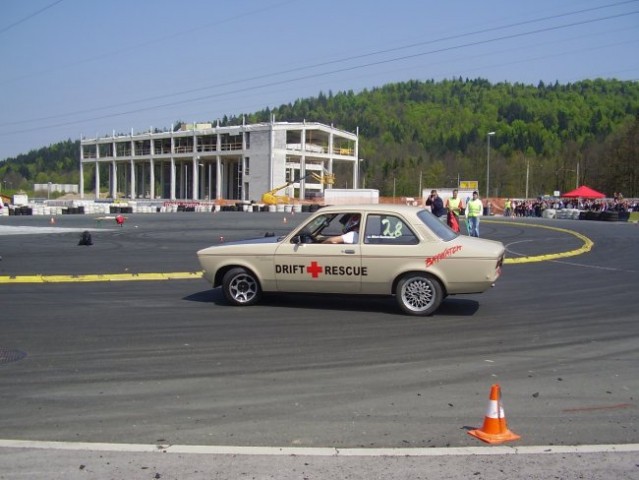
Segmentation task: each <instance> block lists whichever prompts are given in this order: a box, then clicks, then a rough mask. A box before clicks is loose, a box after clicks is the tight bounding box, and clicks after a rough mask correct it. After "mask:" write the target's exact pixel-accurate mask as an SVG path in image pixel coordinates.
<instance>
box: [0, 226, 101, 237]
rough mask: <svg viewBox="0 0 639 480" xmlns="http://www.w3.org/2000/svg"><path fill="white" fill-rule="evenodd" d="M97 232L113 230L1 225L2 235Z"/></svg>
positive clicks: (0, 233)
mask: <svg viewBox="0 0 639 480" xmlns="http://www.w3.org/2000/svg"><path fill="white" fill-rule="evenodd" d="M86 230H88V231H90V232H97V231H110V230H114V229H113V228H92V227H87V228H67V227H12V226H9V225H0V235H36V234H50V233H69V232H84V231H86Z"/></svg>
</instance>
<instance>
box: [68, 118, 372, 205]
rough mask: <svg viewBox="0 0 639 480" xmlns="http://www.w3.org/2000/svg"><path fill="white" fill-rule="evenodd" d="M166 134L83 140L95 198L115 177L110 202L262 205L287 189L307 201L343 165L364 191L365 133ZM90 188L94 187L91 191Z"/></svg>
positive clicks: (208, 128)
mask: <svg viewBox="0 0 639 480" xmlns="http://www.w3.org/2000/svg"><path fill="white" fill-rule="evenodd" d="M173 130H174V129H173V128H171V130H170V131H166V132H147V133H141V134H133V133H131V134H130V135H119V136H116V135H115V134H114V135H112V136H110V137H103V138H93V139H88V138H82V140H81V142H80V182H81V184H80V195H81V197H84V191H85V187H84V171H85V169H87V168H90V169H93V172H94V182H93V183H94V185H93V189H94V190H95V198H96V199H98V198H105V194H104V193H103V194H102V195H100V184H101V179H103V178H105V177H106V178H108V192H107V193H106V197H107V198H111V199H117V198H131V199H142V198H147V199H166V200H176V201H179V200H185V201H187V200H188V201H206V200H223V199H224V200H238V201H259V199H260V198H261V196H262V194H263V193H265V192H268V191H271V190H273V189H276V188H278V187H280V186H284V185H286V184H287V183H288V182H294V183H293V184H292V185H290V186H287V187H286V190H284V189H283V190H282V193H285V194H287V195H289V196H290V197H294V198H296V199H299V200H302V199H305V198H308V197H312V196H314V195H317V194H321V193H322V192H323V190H324V189H325V188H330V185H328V186H327V185H325V184H324V183H322V182H320V181H317V180H315V179H313V177H308V179H307V180H306V181H304V182H297V180H298V179H300V178H303V177H305V176H306V175H308V174H310V173H316V174H317V175H320V176H321V175H323V174H326V173H328V174H332V173H333V168H334V166H335V164H336V162H345V163H346V164H348V165H349V166H351V167H352V181H351V182H348V183H350V184H351V185H353V186H357V185H358V182H359V179H358V178H357V177H358V175H359V171H358V170H359V169H358V147H359V139H358V133H350V132H346V131H344V130H340V129H337V128H334V127H333V126H328V125H323V124H320V123H308V122H300V123H289V122H270V123H259V124H252V125H240V126H227V127H221V126H219V125H218V126H213V125H211V124H194V125H184V126H182V127H181V128H180V129H178V130H176V131H173ZM88 187H89V189H91V186H88Z"/></svg>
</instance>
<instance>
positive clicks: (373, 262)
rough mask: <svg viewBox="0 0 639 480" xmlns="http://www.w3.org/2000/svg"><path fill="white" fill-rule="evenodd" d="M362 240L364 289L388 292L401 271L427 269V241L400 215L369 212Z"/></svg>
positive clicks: (365, 291)
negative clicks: (425, 247)
mask: <svg viewBox="0 0 639 480" xmlns="http://www.w3.org/2000/svg"><path fill="white" fill-rule="evenodd" d="M361 241H362V244H361V245H362V250H361V253H362V268H363V269H364V270H365V272H366V276H365V277H363V283H362V293H369V294H386V295H387V294H389V293H391V290H392V284H393V281H394V280H395V279H396V278H397V277H398V275H401V274H402V273H403V272H407V271H423V270H425V267H424V259H425V258H426V254H425V249H424V245H422V244H421V242H420V239H419V237H418V236H417V235H416V234H415V232H414V231H413V229H412V228H411V227H410V226H409V224H408V222H406V221H405V220H404V219H403V218H402V217H401V216H399V215H396V214H392V213H391V214H387V213H369V214H368V216H367V218H366V225H365V229H364V234H363V235H362V238H361Z"/></svg>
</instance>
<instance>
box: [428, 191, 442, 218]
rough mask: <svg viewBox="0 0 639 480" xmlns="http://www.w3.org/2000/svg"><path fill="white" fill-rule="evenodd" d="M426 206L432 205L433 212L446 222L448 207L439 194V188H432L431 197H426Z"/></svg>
mask: <svg viewBox="0 0 639 480" xmlns="http://www.w3.org/2000/svg"><path fill="white" fill-rule="evenodd" d="M426 206H427V207H430V211H431V213H432V214H433V215H435V216H436V217H437V218H439V221H440V222H443V223H446V208H444V201H443V200H442V199H441V197H440V196H439V195H437V190H431V192H430V197H428V198H427V199H426Z"/></svg>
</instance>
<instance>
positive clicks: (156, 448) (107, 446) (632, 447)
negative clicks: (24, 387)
mask: <svg viewBox="0 0 639 480" xmlns="http://www.w3.org/2000/svg"><path fill="white" fill-rule="evenodd" d="M0 448H31V449H41V450H76V451H101V452H129V453H131V452H136V453H144V452H146V453H154V452H160V453H179V454H189V453H190V454H205V455H275V456H293V455H296V456H309V457H338V456H343V457H438V456H461V455H505V454H510V455H547V454H557V453H563V454H565V453H627V452H639V443H629V444H604V445H532V446H523V447H517V446H482V447H450V448H336V447H245V446H234V445H228V446H227V445H165V444H140V443H90V442H50V441H33V440H3V439H0Z"/></svg>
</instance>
